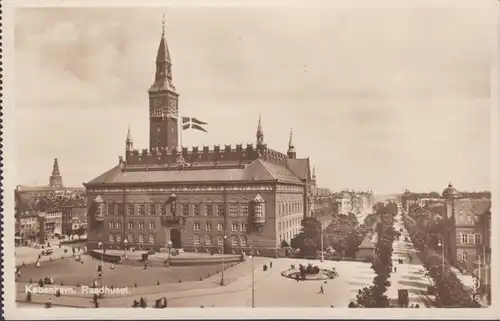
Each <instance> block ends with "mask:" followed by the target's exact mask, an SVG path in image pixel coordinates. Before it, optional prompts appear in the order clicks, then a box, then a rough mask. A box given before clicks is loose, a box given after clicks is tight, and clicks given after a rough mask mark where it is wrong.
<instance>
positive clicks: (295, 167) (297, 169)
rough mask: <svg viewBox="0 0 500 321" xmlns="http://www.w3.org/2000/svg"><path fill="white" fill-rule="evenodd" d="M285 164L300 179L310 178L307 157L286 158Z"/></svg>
mask: <svg viewBox="0 0 500 321" xmlns="http://www.w3.org/2000/svg"><path fill="white" fill-rule="evenodd" d="M286 166H287V167H288V169H289V170H290V171H291V172H292V173H293V174H295V176H297V177H298V178H299V179H300V180H308V179H310V173H309V159H307V158H297V159H290V158H289V159H287V160H286Z"/></svg>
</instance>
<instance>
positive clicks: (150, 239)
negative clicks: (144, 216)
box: [149, 233, 155, 244]
mask: <svg viewBox="0 0 500 321" xmlns="http://www.w3.org/2000/svg"><path fill="white" fill-rule="evenodd" d="M149 243H150V244H155V235H154V234H152V233H151V234H149Z"/></svg>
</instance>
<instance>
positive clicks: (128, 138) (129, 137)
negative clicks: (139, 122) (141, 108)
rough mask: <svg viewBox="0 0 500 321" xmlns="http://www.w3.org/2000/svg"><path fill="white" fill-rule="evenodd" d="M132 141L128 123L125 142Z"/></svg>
mask: <svg viewBox="0 0 500 321" xmlns="http://www.w3.org/2000/svg"><path fill="white" fill-rule="evenodd" d="M131 141H132V134H131V133H130V123H129V124H128V130H127V142H131Z"/></svg>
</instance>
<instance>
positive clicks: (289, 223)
mask: <svg viewBox="0 0 500 321" xmlns="http://www.w3.org/2000/svg"><path fill="white" fill-rule="evenodd" d="M300 223H301V218H300V217H294V218H292V219H289V220H286V221H282V222H279V223H278V226H279V229H278V230H279V231H281V230H286V229H289V228H291V227H292V226H297V225H300Z"/></svg>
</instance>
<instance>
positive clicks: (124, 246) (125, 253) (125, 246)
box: [123, 239, 128, 258]
mask: <svg viewBox="0 0 500 321" xmlns="http://www.w3.org/2000/svg"><path fill="white" fill-rule="evenodd" d="M127 246H128V240H127V239H124V240H123V254H124V256H125V258H127Z"/></svg>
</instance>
